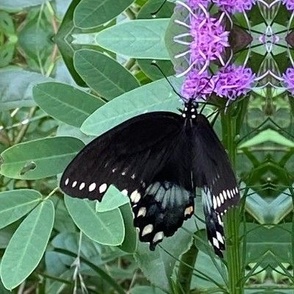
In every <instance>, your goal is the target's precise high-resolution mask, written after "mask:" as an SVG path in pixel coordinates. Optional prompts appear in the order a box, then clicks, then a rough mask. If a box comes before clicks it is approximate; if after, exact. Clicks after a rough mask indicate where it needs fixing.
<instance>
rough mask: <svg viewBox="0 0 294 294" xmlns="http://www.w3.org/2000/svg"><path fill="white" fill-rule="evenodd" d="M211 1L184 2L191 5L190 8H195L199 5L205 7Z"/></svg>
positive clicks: (188, 0) (194, 0)
mask: <svg viewBox="0 0 294 294" xmlns="http://www.w3.org/2000/svg"><path fill="white" fill-rule="evenodd" d="M210 3H211V1H210V0H187V1H186V4H187V5H188V6H189V7H191V9H197V8H198V7H199V4H200V5H203V6H204V7H207V6H208V5H209V4H210Z"/></svg>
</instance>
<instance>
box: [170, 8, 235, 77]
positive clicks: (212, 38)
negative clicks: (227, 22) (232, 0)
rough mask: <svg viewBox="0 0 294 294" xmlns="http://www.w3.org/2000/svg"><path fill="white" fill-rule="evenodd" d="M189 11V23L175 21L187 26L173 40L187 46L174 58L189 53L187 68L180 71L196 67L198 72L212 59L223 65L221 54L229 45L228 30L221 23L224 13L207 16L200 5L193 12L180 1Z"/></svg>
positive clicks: (206, 12) (203, 69)
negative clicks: (218, 15) (184, 31)
mask: <svg viewBox="0 0 294 294" xmlns="http://www.w3.org/2000/svg"><path fill="white" fill-rule="evenodd" d="M181 5H182V6H184V7H186V8H187V9H188V10H189V12H190V15H189V21H190V23H189V24H186V23H184V22H181V21H176V22H177V23H178V24H180V25H182V26H184V27H187V28H188V29H189V32H187V33H184V34H181V35H178V36H176V37H175V38H174V41H175V42H177V43H179V44H183V45H187V46H189V48H188V50H187V51H185V52H183V53H180V54H177V55H176V56H175V58H179V57H183V56H186V55H189V60H188V63H189V65H190V66H189V68H188V69H187V70H186V71H184V72H183V73H182V75H184V74H186V73H187V72H188V71H189V70H190V69H192V68H197V69H199V70H200V73H201V72H203V71H205V69H206V68H207V67H208V65H209V63H210V62H211V61H213V60H219V62H220V63H221V64H222V65H224V61H223V59H222V54H223V53H224V51H225V47H229V46H230V45H229V41H228V36H229V32H228V31H226V30H225V27H224V25H223V24H222V22H223V18H224V16H225V14H224V13H222V14H221V15H220V17H219V18H213V17H210V16H209V13H208V11H207V10H206V9H205V8H204V7H203V6H202V5H200V6H199V9H198V10H197V12H196V11H195V13H194V12H193V11H192V10H191V8H190V7H188V6H187V5H186V4H183V3H181Z"/></svg>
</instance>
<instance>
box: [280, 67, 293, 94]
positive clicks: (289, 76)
mask: <svg viewBox="0 0 294 294" xmlns="http://www.w3.org/2000/svg"><path fill="white" fill-rule="evenodd" d="M282 77H283V84H284V86H285V87H286V89H287V90H288V91H289V92H290V93H291V95H294V68H293V67H292V68H287V70H286V73H284V74H283V75H282Z"/></svg>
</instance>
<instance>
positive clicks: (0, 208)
mask: <svg viewBox="0 0 294 294" xmlns="http://www.w3.org/2000/svg"><path fill="white" fill-rule="evenodd" d="M41 200H42V195H41V194H40V193H39V192H38V191H35V190H29V189H21V190H13V191H7V192H2V193H0V228H1V229H2V228H4V227H6V226H7V225H9V224H11V223H13V222H15V221H16V220H18V219H20V218H21V217H22V216H24V215H26V214H27V213H28V212H30V211H31V210H32V209H33V208H34V207H35V206H36V205H37V204H38V203H39V202H40V201H41Z"/></svg>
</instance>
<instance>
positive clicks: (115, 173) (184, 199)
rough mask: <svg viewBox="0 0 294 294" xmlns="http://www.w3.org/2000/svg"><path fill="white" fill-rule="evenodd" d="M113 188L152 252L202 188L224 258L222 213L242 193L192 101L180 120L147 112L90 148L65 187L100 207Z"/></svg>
mask: <svg viewBox="0 0 294 294" xmlns="http://www.w3.org/2000/svg"><path fill="white" fill-rule="evenodd" d="M111 184H113V185H115V186H116V187H117V188H118V189H119V190H120V191H121V192H122V193H123V194H124V195H127V196H128V197H129V198H130V201H131V206H132V210H133V212H134V225H135V226H136V227H137V228H138V229H139V239H140V240H141V241H143V242H149V243H150V249H151V250H154V249H155V246H156V245H157V244H158V243H159V242H161V241H162V239H163V238H164V237H165V236H171V235H173V234H174V233H175V231H176V230H177V229H178V228H179V227H181V225H182V224H183V221H184V220H186V219H188V218H190V217H191V216H192V215H193V213H194V198H195V196H196V187H201V188H203V189H204V191H205V193H206V196H207V197H205V199H204V200H203V205H204V213H205V216H206V225H207V230H208V239H209V241H210V243H211V244H212V245H213V247H214V250H215V252H216V253H217V254H218V255H220V256H222V253H221V250H223V249H224V238H223V227H222V220H221V215H222V214H223V213H225V212H226V210H227V209H228V208H229V207H230V206H232V205H234V204H236V203H237V201H238V199H239V194H238V189H237V188H236V179H235V176H234V174H233V171H232V169H231V166H230V163H229V160H228V157H227V155H226V152H225V150H224V148H223V146H222V145H221V143H220V141H219V140H218V138H217V136H216V134H215V133H214V131H213V129H212V127H211V125H210V123H209V122H208V120H207V118H206V117H205V116H204V115H202V114H198V113H197V104H195V103H194V102H193V101H189V102H187V103H185V106H184V109H183V111H182V113H181V114H180V115H179V114H176V113H173V112H151V113H146V114H142V115H139V116H137V117H134V118H131V119H129V120H127V121H125V122H123V123H121V124H120V125H118V126H116V127H114V128H113V129H111V130H109V131H107V132H106V133H104V134H103V135H101V136H100V137H98V138H96V139H95V140H93V141H92V142H91V143H89V144H88V145H87V146H85V148H84V149H83V150H82V151H81V152H80V153H79V154H78V155H77V156H76V157H75V158H74V159H73V161H72V162H71V163H70V164H69V166H68V167H67V169H66V170H65V172H64V174H63V175H62V177H61V181H60V187H61V189H62V190H63V191H64V192H65V193H66V194H68V195H70V196H73V197H78V198H88V199H92V200H94V199H96V200H98V201H101V200H102V198H103V195H104V193H105V192H106V190H107V188H108V187H109V185H111ZM227 191H228V192H227Z"/></svg>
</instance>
